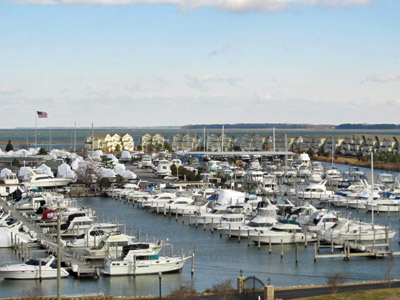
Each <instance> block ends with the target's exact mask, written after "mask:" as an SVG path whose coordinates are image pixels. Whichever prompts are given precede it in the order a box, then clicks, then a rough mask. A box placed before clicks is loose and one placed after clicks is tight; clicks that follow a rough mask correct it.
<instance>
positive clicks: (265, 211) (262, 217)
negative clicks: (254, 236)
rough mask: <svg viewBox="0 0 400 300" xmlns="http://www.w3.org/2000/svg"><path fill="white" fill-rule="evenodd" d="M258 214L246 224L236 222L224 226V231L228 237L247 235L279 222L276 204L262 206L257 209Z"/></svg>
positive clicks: (266, 228)
mask: <svg viewBox="0 0 400 300" xmlns="http://www.w3.org/2000/svg"><path fill="white" fill-rule="evenodd" d="M257 210H258V213H257V215H256V216H255V217H254V218H253V219H252V220H251V221H249V222H247V223H246V224H245V225H242V224H236V225H233V224H231V226H228V228H224V229H223V230H222V232H223V233H224V234H226V235H228V237H238V236H241V237H247V236H248V235H249V234H251V233H254V231H255V230H256V229H257V230H268V229H271V227H272V226H273V225H274V224H275V223H276V222H278V220H277V214H276V211H277V210H278V209H277V207H276V206H275V205H272V204H270V205H268V206H267V207H260V208H258V209H257Z"/></svg>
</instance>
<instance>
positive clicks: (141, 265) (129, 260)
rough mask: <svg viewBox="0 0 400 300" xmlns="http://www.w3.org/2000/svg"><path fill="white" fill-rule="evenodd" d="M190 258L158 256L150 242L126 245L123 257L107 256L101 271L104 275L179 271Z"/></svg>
mask: <svg viewBox="0 0 400 300" xmlns="http://www.w3.org/2000/svg"><path fill="white" fill-rule="evenodd" d="M189 258H190V256H189V257H185V256H184V255H182V256H180V257H179V256H174V257H166V256H158V255H157V253H156V251H155V250H154V249H153V248H152V247H151V245H150V244H149V243H137V244H132V245H128V246H124V247H123V249H122V256H121V258H109V257H107V258H106V260H105V262H104V268H103V269H102V270H101V273H102V274H104V275H109V276H113V275H146V274H159V273H167V272H175V271H179V270H181V269H182V268H183V265H184V264H185V262H186V261H187V260H188V259H189Z"/></svg>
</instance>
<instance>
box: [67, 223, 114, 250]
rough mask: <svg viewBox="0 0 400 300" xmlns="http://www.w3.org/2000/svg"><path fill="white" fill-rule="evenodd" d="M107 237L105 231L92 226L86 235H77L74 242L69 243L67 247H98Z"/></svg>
mask: <svg viewBox="0 0 400 300" xmlns="http://www.w3.org/2000/svg"><path fill="white" fill-rule="evenodd" d="M106 236H107V234H106V233H105V232H104V231H103V230H100V229H98V228H97V227H96V226H92V227H91V228H90V229H89V230H88V231H86V232H85V233H82V234H80V235H77V236H75V238H74V239H73V240H72V241H69V242H67V246H68V247H71V248H84V247H96V246H98V245H99V244H100V242H101V240H102V239H104V238H105V237H106Z"/></svg>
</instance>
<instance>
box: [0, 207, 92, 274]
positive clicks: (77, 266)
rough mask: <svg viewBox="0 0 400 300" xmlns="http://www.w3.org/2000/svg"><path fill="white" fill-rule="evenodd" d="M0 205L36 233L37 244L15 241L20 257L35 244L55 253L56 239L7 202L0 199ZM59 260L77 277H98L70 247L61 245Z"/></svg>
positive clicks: (25, 254)
mask: <svg viewBox="0 0 400 300" xmlns="http://www.w3.org/2000/svg"><path fill="white" fill-rule="evenodd" d="M0 206H2V208H3V210H4V211H7V212H8V211H9V212H10V213H11V216H12V217H13V218H14V219H16V220H17V221H22V222H23V224H24V225H25V226H27V228H28V229H29V230H30V231H33V232H35V233H36V237H37V244H36V245H35V244H32V243H29V244H17V243H15V246H14V248H15V249H16V250H18V251H19V253H20V254H21V257H23V258H27V257H28V255H27V254H28V253H29V248H31V247H35V246H37V245H39V246H41V247H43V248H45V249H46V251H47V252H48V253H53V254H57V248H58V246H57V239H52V238H51V237H49V236H47V235H46V234H44V233H43V232H42V229H41V228H40V226H39V225H38V224H36V223H35V222H34V221H33V220H30V219H29V218H27V215H26V213H20V212H19V211H17V210H15V209H13V208H12V207H11V206H9V203H8V202H6V201H4V200H0ZM60 257H61V261H62V262H64V263H65V264H66V265H67V266H68V267H67V269H68V270H70V271H72V273H73V274H74V275H75V276H77V277H79V278H82V277H87V278H98V277H99V274H98V270H97V269H96V268H95V267H93V266H91V264H90V263H88V262H86V260H85V259H84V257H81V256H79V255H77V254H76V253H75V251H73V250H72V249H68V248H66V247H64V246H63V245H61V255H60Z"/></svg>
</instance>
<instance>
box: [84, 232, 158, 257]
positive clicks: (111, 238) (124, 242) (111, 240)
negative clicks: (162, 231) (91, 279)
mask: <svg viewBox="0 0 400 300" xmlns="http://www.w3.org/2000/svg"><path fill="white" fill-rule="evenodd" d="M133 244H144V243H141V242H135V237H134V236H130V235H126V234H124V233H121V232H119V231H115V232H111V233H110V234H109V235H108V236H107V237H106V238H104V239H103V240H101V241H100V243H99V244H98V246H97V247H92V248H89V249H87V253H88V254H89V255H90V256H91V257H92V258H95V257H99V258H105V257H110V258H117V257H120V256H121V255H122V253H123V247H125V246H128V245H133ZM148 244H149V247H150V248H151V249H153V250H154V252H156V254H157V253H158V252H160V250H161V249H162V246H163V244H162V242H161V241H159V242H158V243H148Z"/></svg>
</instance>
